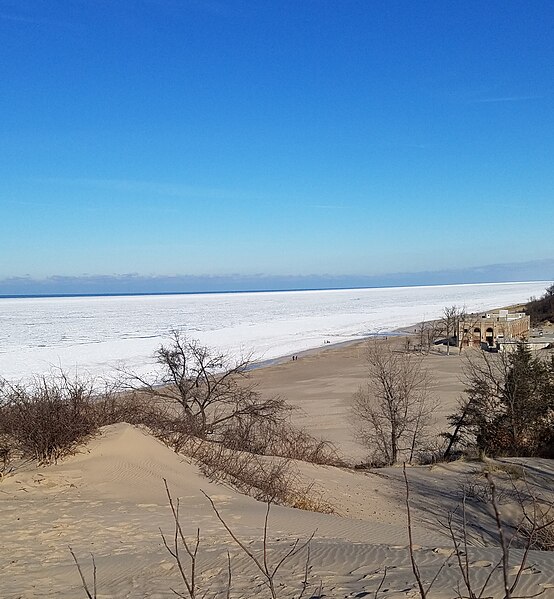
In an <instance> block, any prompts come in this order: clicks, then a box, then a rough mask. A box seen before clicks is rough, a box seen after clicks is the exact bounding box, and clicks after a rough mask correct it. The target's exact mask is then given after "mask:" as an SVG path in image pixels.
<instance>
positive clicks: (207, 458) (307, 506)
mask: <svg viewBox="0 0 554 599" xmlns="http://www.w3.org/2000/svg"><path fill="white" fill-rule="evenodd" d="M183 453H185V454H186V455H188V456H189V457H191V458H193V459H194V460H195V462H196V463H197V464H198V465H199V467H200V470H201V472H202V473H203V474H204V476H206V477H207V478H208V479H210V480H211V481H212V482H225V483H227V484H229V485H230V486H231V487H233V488H234V489H236V490H237V491H239V492H240V493H244V494H246V495H250V496H251V497H254V498H255V499H257V500H258V501H264V502H271V503H278V504H283V505H288V506H291V507H297V508H299V509H304V510H309V511H316V512H323V513H332V512H333V511H334V510H333V508H332V506H331V505H330V504H328V503H327V502H325V501H324V500H323V499H322V498H321V497H320V496H319V495H318V494H317V493H315V492H314V491H313V485H305V484H303V483H302V482H301V480H300V479H299V477H298V475H297V474H295V473H294V471H293V468H292V464H291V461H290V460H288V459H286V458H281V457H264V456H259V455H256V454H252V453H249V452H245V451H236V450H233V449H229V448H227V447H224V446H223V445H220V444H218V443H212V442H208V441H201V440H199V439H189V442H188V443H187V444H186V446H185V447H183Z"/></svg>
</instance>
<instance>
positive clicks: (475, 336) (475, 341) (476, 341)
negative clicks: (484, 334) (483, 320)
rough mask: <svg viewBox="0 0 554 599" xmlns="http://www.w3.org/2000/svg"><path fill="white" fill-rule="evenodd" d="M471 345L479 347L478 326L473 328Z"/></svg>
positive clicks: (479, 330)
mask: <svg viewBox="0 0 554 599" xmlns="http://www.w3.org/2000/svg"><path fill="white" fill-rule="evenodd" d="M473 345H474V346H475V347H481V329H480V327H475V328H474V329H473Z"/></svg>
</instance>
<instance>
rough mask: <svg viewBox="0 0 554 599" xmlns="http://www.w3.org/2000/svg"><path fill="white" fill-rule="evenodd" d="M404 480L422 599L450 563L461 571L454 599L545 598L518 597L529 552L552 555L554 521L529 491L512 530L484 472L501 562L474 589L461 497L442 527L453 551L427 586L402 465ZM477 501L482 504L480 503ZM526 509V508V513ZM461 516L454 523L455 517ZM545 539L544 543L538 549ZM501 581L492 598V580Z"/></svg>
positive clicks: (413, 558)
mask: <svg viewBox="0 0 554 599" xmlns="http://www.w3.org/2000/svg"><path fill="white" fill-rule="evenodd" d="M403 475H404V483H405V489H406V493H405V503H406V514H407V530H408V540H409V545H408V547H409V553H410V561H411V565H412V572H413V575H414V578H415V580H416V583H417V586H418V590H419V595H420V598H421V599H430V597H431V589H432V587H433V585H434V584H435V582H436V581H437V579H438V578H439V576H440V573H441V572H442V570H443V569H444V568H445V567H447V566H449V564H450V562H451V561H454V562H455V563H456V564H457V566H458V570H459V572H460V578H461V580H460V581H459V583H458V587H457V589H456V597H457V598H458V599H466V598H467V599H487V598H491V597H495V599H496V598H497V599H516V598H517V599H531V598H532V597H539V596H542V595H544V593H545V592H546V588H543V589H542V590H540V591H537V592H534V593H531V594H528V593H527V594H523V595H520V594H516V592H518V588H519V586H520V584H521V582H522V576H523V574H524V573H525V571H526V569H527V564H528V561H529V556H530V551H531V550H532V549H541V550H544V549H546V550H550V549H551V548H552V546H551V545H550V541H551V540H552V536H551V535H552V530H553V528H552V527H553V525H554V520H553V519H551V518H550V517H549V516H550V511H551V510H552V506H551V505H550V506H549V508H548V509H547V510H545V509H544V507H543V506H542V505H541V500H540V498H538V497H537V496H536V495H535V494H533V493H532V492H531V491H530V487H529V485H527V484H526V488H527V490H528V495H527V497H526V498H523V497H522V496H521V495H520V500H519V505H520V508H521V511H522V516H521V518H520V520H519V522H518V523H517V524H516V525H515V526H510V525H509V524H508V523H507V522H506V521H505V520H504V518H503V516H502V513H501V510H500V501H499V491H498V487H497V484H496V482H495V480H494V478H493V476H492V475H491V474H490V473H489V472H485V478H486V486H487V490H486V492H485V493H484V495H485V496H486V499H484V501H487V503H488V504H489V505H490V507H491V511H492V518H493V520H494V524H495V527H496V534H497V538H498V543H499V545H500V558H499V560H498V561H497V562H496V564H494V565H492V567H491V570H490V571H489V573H488V575H487V576H486V578H485V580H484V582H482V583H481V584H478V583H477V582H476V581H475V580H474V578H473V577H472V570H471V563H470V559H471V558H470V552H471V547H470V541H469V531H468V524H467V503H466V501H467V499H468V497H467V496H466V494H465V493H464V495H463V498H462V501H461V504H460V506H459V507H458V508H457V509H456V510H454V511H451V512H449V513H448V515H447V519H446V522H445V523H443V526H444V527H445V529H446V530H447V531H448V535H449V537H450V540H451V544H452V551H451V553H450V555H448V556H447V558H446V559H445V561H444V562H443V564H442V565H441V566H440V568H439V569H438V570H437V571H436V573H435V575H434V576H433V578H432V579H431V581H430V582H429V583H428V584H427V585H426V584H425V582H424V580H423V577H422V575H421V572H420V569H419V565H418V562H417V557H416V550H415V544H414V539H413V523H412V515H411V499H410V496H411V489H410V483H409V480H408V475H407V469H406V464H404V466H403ZM480 500H481V499H480ZM526 504H530V506H531V507H530V509H529V507H528V506H527V507H526ZM456 515H458V516H459V517H458V518H457V519H456V518H455V516H456ZM545 540H546V543H545V544H542V545H541V543H542V542H544V541H545ZM517 545H519V550H520V557H518V558H517V559H516V560H514V559H513V558H512V557H511V550H512V548H514V547H515V546H517ZM495 577H496V578H497V579H498V578H499V579H500V584H501V588H502V592H501V594H500V595H491V594H490V593H491V591H490V586H491V583H492V582H493V579H494V578H495Z"/></svg>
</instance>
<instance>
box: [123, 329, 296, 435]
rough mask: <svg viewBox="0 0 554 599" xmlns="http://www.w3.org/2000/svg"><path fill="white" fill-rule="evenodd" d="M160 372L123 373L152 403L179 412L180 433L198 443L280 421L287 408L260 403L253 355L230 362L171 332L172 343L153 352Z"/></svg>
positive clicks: (265, 401) (280, 402)
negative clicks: (158, 402)
mask: <svg viewBox="0 0 554 599" xmlns="http://www.w3.org/2000/svg"><path fill="white" fill-rule="evenodd" d="M155 358H156V362H157V364H158V366H159V367H160V368H161V371H160V372H159V373H158V374H157V375H155V376H153V377H145V376H141V375H138V374H136V373H129V372H123V374H124V375H125V378H126V385H127V386H128V387H129V388H132V389H134V390H139V391H140V392H141V393H145V394H147V395H148V396H150V397H151V398H153V399H156V400H161V401H162V402H169V403H171V404H174V405H175V406H177V407H178V409H179V412H180V414H179V415H180V418H181V422H182V425H183V427H182V430H183V431H184V432H185V433H187V434H191V435H194V436H197V437H199V438H211V439H217V438H218V436H219V435H222V434H224V432H225V431H226V430H228V429H229V427H235V426H240V427H241V429H244V428H245V426H247V424H248V423H252V422H255V421H257V420H271V419H273V420H280V419H283V418H284V417H285V414H286V412H287V406H286V403H285V402H284V401H283V400H282V399H280V398H276V397H272V398H269V399H262V397H261V396H260V394H259V393H258V392H257V391H256V389H255V388H254V386H253V384H252V383H251V382H250V381H249V369H250V367H251V365H252V361H251V356H247V357H244V358H240V359H238V360H232V359H231V358H230V357H229V356H228V355H226V354H224V353H218V352H214V351H212V350H210V349H209V348H207V347H205V346H203V345H201V344H200V343H198V342H197V341H194V340H189V339H187V338H185V337H183V336H182V335H181V334H180V333H179V332H178V331H172V333H171V338H170V343H169V344H168V345H162V346H161V347H160V348H159V349H158V350H157V351H156V353H155Z"/></svg>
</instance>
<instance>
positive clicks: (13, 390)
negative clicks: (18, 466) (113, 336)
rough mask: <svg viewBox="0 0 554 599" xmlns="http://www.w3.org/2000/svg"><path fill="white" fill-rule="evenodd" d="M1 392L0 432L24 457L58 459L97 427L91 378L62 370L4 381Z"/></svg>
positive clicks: (47, 460)
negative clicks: (76, 377) (72, 375)
mask: <svg viewBox="0 0 554 599" xmlns="http://www.w3.org/2000/svg"><path fill="white" fill-rule="evenodd" d="M0 393H1V395H0V434H1V435H3V436H4V437H7V438H9V439H10V440H11V443H12V446H13V447H14V448H16V449H17V450H18V451H19V452H20V453H21V454H22V456H23V457H27V458H35V459H36V460H38V462H40V463H50V462H56V461H57V460H58V459H59V458H60V457H62V456H63V455H66V454H67V453H70V452H71V451H73V450H74V449H75V447H76V446H77V445H78V444H79V443H82V442H83V441H85V440H86V439H87V438H88V437H89V436H91V435H92V434H93V433H95V432H96V430H97V425H96V422H95V415H94V410H93V408H92V400H93V397H94V395H95V392H94V388H93V385H92V383H91V382H90V381H84V382H83V381H79V380H70V379H68V378H67V377H66V376H65V375H63V374H61V375H59V376H53V377H49V378H48V377H40V378H37V379H35V380H34V381H32V382H31V383H30V384H28V385H12V384H8V383H6V382H4V383H3V385H2V387H1V389H0Z"/></svg>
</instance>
